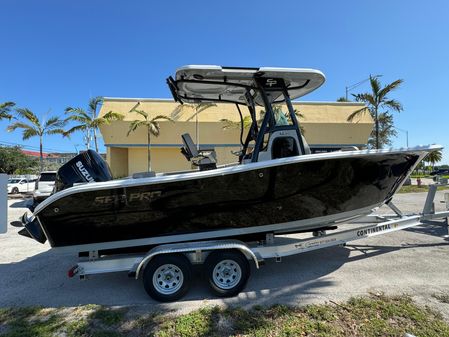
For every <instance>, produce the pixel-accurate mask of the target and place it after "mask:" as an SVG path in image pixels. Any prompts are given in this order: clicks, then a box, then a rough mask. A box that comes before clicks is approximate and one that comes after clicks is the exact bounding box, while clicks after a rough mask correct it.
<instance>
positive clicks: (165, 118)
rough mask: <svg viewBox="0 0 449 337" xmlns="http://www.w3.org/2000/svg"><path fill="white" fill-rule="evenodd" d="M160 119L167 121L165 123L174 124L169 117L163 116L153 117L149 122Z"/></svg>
mask: <svg viewBox="0 0 449 337" xmlns="http://www.w3.org/2000/svg"><path fill="white" fill-rule="evenodd" d="M161 119H164V120H167V121H169V122H172V123H174V122H175V121H174V120H173V119H171V118H170V117H168V116H165V115H157V116H156V117H153V118H152V119H151V120H150V122H155V121H158V120H161Z"/></svg>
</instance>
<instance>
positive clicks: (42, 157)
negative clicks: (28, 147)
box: [39, 136, 44, 172]
mask: <svg viewBox="0 0 449 337" xmlns="http://www.w3.org/2000/svg"><path fill="white" fill-rule="evenodd" d="M39 161H40V167H41V172H42V171H43V170H44V156H43V154H42V136H39Z"/></svg>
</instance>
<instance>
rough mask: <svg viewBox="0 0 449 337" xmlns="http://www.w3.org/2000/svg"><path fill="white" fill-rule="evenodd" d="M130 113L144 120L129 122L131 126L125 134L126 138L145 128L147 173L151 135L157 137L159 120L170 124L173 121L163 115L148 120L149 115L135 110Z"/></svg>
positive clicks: (149, 161)
mask: <svg viewBox="0 0 449 337" xmlns="http://www.w3.org/2000/svg"><path fill="white" fill-rule="evenodd" d="M130 112H136V113H137V114H139V115H140V116H142V117H143V118H144V120H141V119H136V120H133V121H132V122H131V125H130V126H129V130H128V133H127V136H129V135H130V133H131V132H134V131H136V130H137V129H138V128H140V127H146V128H147V141H148V148H147V153H148V172H150V171H151V150H150V146H151V135H153V136H155V137H158V136H159V134H160V133H161V126H160V124H159V121H161V120H168V121H170V122H173V119H171V118H170V117H167V116H164V115H157V116H156V117H153V118H150V115H149V114H148V113H146V112H145V111H143V110H136V109H135V108H133V109H131V111H130Z"/></svg>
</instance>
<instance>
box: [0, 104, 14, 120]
mask: <svg viewBox="0 0 449 337" xmlns="http://www.w3.org/2000/svg"><path fill="white" fill-rule="evenodd" d="M15 105H16V103H14V102H5V103H2V104H0V120H1V119H3V118H8V119H9V120H10V119H11V118H12V115H11V113H10V112H11V109H12V108H13V107H14V106H15Z"/></svg>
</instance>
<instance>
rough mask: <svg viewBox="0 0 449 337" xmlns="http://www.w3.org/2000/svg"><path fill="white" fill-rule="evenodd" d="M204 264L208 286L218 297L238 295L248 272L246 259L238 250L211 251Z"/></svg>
mask: <svg viewBox="0 0 449 337" xmlns="http://www.w3.org/2000/svg"><path fill="white" fill-rule="evenodd" d="M204 266H205V272H206V276H207V279H208V282H209V286H210V288H211V290H212V292H213V293H214V294H215V295H217V296H219V297H232V296H236V295H238V294H239V293H240V292H241V291H242V290H243V288H245V285H246V283H247V281H248V278H249V274H250V266H249V262H248V259H247V258H246V257H245V255H243V254H242V253H241V252H240V251H238V250H223V251H215V252H212V253H211V254H209V256H208V257H207V259H206V261H205V263H204Z"/></svg>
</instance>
